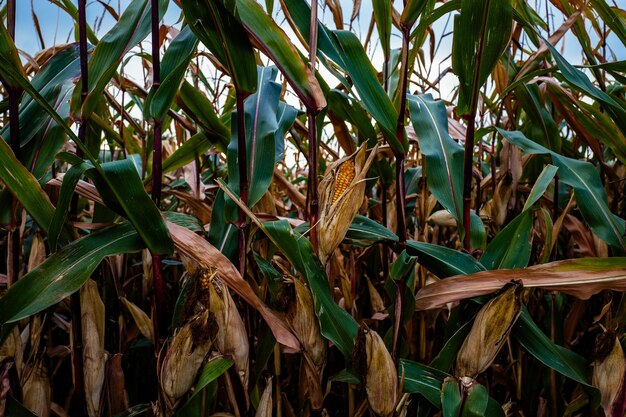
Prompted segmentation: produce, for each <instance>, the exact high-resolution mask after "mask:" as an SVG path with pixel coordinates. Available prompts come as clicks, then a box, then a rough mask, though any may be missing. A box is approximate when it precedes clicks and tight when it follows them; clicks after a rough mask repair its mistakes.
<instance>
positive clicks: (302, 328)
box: [289, 278, 327, 410]
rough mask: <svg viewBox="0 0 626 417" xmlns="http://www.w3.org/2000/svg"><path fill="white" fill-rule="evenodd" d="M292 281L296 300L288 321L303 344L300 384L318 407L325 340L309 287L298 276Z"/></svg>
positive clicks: (312, 405) (321, 391)
mask: <svg viewBox="0 0 626 417" xmlns="http://www.w3.org/2000/svg"><path fill="white" fill-rule="evenodd" d="M293 284H294V287H295V302H294V303H292V304H291V307H292V308H291V311H290V313H289V321H290V322H291V325H292V327H293V329H294V331H295V332H296V335H297V336H298V339H299V340H300V343H301V344H302V347H303V354H304V357H303V364H302V366H301V368H300V373H301V375H300V381H304V384H303V385H302V388H305V391H306V392H307V393H308V396H309V398H310V401H311V407H312V408H313V409H314V410H317V409H320V408H321V407H322V404H323V400H324V398H323V390H322V373H323V372H324V366H326V355H327V342H326V339H324V337H323V336H322V332H321V331H320V325H319V321H318V319H317V316H316V315H315V307H314V304H313V297H312V295H311V291H310V290H309V288H308V287H307V286H306V285H305V284H304V282H302V281H301V280H300V279H298V278H293Z"/></svg>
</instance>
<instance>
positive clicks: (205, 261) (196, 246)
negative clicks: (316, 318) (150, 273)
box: [166, 222, 300, 351]
mask: <svg viewBox="0 0 626 417" xmlns="http://www.w3.org/2000/svg"><path fill="white" fill-rule="evenodd" d="M166 224H167V227H168V229H169V232H170V234H171V236H172V239H173V240H174V245H175V246H176V250H178V251H179V252H180V253H182V254H183V255H185V256H188V257H189V258H192V259H193V260H195V261H196V262H197V263H198V264H199V266H200V268H204V269H207V270H217V271H218V274H219V277H220V278H221V279H222V280H223V281H224V282H225V283H226V285H228V287H229V288H231V289H232V290H233V291H235V292H236V293H237V294H238V295H239V296H240V297H241V298H243V299H244V300H246V302H247V303H248V304H250V305H251V306H252V307H254V308H256V309H257V310H258V311H259V313H261V316H263V318H264V319H265V321H266V322H267V325H268V326H269V327H270V329H271V330H272V333H273V334H274V337H276V340H277V341H278V343H280V344H282V345H284V346H287V347H289V348H291V349H292V350H294V351H299V350H300V343H299V342H298V339H297V338H296V337H295V336H294V334H293V333H292V332H291V331H290V330H289V328H288V327H287V325H286V324H285V322H284V321H283V320H282V319H281V318H279V317H278V316H277V315H276V314H275V313H274V312H272V311H271V310H270V309H269V308H268V307H267V306H266V305H265V304H264V303H263V302H262V301H261V300H260V299H259V297H258V296H257V295H256V294H255V292H254V290H252V288H251V287H250V284H248V282H247V281H245V280H244V279H243V278H242V277H241V274H240V273H239V271H238V270H237V268H235V266H234V265H233V264H232V263H231V262H230V261H229V260H228V258H226V257H225V256H224V255H222V253H221V252H220V251H219V250H217V249H216V248H215V247H214V246H213V245H211V244H210V243H209V242H208V241H206V240H205V239H204V238H202V237H201V236H198V235H197V234H195V233H194V232H192V231H191V230H189V229H186V228H184V227H182V226H178V225H176V224H174V223H172V222H166Z"/></svg>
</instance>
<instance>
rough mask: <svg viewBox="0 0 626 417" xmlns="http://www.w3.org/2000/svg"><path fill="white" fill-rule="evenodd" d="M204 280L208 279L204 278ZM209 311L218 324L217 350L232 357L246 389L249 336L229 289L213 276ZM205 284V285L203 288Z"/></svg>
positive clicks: (209, 279) (210, 281) (211, 276)
mask: <svg viewBox="0 0 626 417" xmlns="http://www.w3.org/2000/svg"><path fill="white" fill-rule="evenodd" d="M203 279H206V277H205V278H203ZM208 282H209V284H210V285H207V287H208V288H207V289H208V290H209V310H210V311H211V313H213V314H214V315H215V321H216V322H217V326H218V329H217V339H216V341H215V343H216V345H217V349H218V350H219V351H220V353H222V354H223V355H230V356H231V357H232V359H233V361H234V362H235V368H236V369H237V373H238V374H239V378H240V379H241V383H242V384H243V386H244V387H247V386H248V376H249V361H250V358H249V353H250V345H249V343H248V334H247V332H246V326H245V325H244V323H243V320H242V318H241V315H240V314H239V311H238V310H237V306H236V305H235V301H234V300H233V298H232V297H231V296H230V292H229V291H228V287H227V286H226V285H225V284H224V283H223V282H222V280H221V279H220V278H219V277H217V274H212V275H210V276H209V277H208ZM204 286H205V284H203V287H204Z"/></svg>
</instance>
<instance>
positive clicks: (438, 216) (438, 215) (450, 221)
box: [427, 210, 456, 227]
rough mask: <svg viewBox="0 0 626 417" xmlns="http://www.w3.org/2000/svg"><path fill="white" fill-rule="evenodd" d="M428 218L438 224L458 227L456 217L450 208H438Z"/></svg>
mask: <svg viewBox="0 0 626 417" xmlns="http://www.w3.org/2000/svg"><path fill="white" fill-rule="evenodd" d="M427 220H428V221H429V222H431V223H434V224H436V225H437V226H444V227H456V219H455V218H454V217H453V216H452V214H451V213H450V212H449V211H448V210H437V211H436V212H434V213H433V214H431V215H430V216H428V219H427Z"/></svg>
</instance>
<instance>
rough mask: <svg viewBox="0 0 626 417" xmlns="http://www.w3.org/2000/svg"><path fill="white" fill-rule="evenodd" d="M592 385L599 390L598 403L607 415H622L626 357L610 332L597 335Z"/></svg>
mask: <svg viewBox="0 0 626 417" xmlns="http://www.w3.org/2000/svg"><path fill="white" fill-rule="evenodd" d="M594 353H595V356H596V361H595V363H594V367H593V376H592V380H591V381H592V385H593V386H594V387H596V388H598V390H599V391H600V404H601V405H602V408H603V409H604V413H605V415H607V416H623V415H624V406H625V400H626V385H625V382H626V381H625V376H626V358H625V357H624V351H623V349H622V345H621V343H620V342H619V339H618V338H617V337H616V336H615V334H613V333H611V332H604V333H601V334H600V335H598V337H597V339H596V346H595V352H594Z"/></svg>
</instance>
